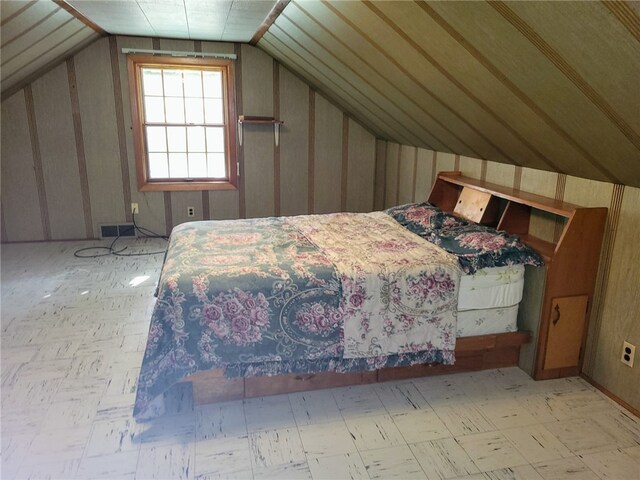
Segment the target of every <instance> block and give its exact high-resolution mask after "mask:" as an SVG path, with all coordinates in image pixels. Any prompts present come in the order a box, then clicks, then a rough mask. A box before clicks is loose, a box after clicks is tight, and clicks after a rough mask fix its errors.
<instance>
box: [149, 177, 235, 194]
mask: <svg viewBox="0 0 640 480" xmlns="http://www.w3.org/2000/svg"><path fill="white" fill-rule="evenodd" d="M237 189H238V187H236V186H235V185H234V184H233V183H231V182H229V181H228V180H220V181H211V182H146V183H143V184H142V185H138V190H139V191H140V192H171V191H183V192H184V191H200V190H237Z"/></svg>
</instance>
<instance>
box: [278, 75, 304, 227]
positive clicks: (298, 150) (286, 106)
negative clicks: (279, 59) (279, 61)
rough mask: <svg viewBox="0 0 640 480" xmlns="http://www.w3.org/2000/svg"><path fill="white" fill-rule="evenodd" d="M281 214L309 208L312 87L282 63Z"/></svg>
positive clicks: (298, 213)
mask: <svg viewBox="0 0 640 480" xmlns="http://www.w3.org/2000/svg"><path fill="white" fill-rule="evenodd" d="M279 68H280V119H281V120H283V121H284V125H282V126H281V127H280V214H281V215H300V214H305V213H308V212H307V207H308V205H307V196H308V188H309V182H308V177H309V167H308V155H309V87H308V86H307V85H306V84H305V83H304V82H303V81H302V80H300V79H299V78H298V77H296V76H295V75H294V74H293V73H291V72H290V71H289V70H287V69H286V68H284V67H282V66H280V67H279Z"/></svg>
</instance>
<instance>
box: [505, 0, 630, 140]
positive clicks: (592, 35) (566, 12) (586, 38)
mask: <svg viewBox="0 0 640 480" xmlns="http://www.w3.org/2000/svg"><path fill="white" fill-rule="evenodd" d="M507 5H508V7H509V8H510V9H511V10H513V11H514V12H515V13H516V14H517V15H518V16H519V17H520V18H522V19H523V20H524V21H526V22H527V23H528V24H529V25H530V26H531V27H532V28H533V29H534V30H535V31H536V32H538V34H540V35H541V36H542V37H543V38H544V39H545V40H546V41H547V42H549V43H550V44H551V45H552V46H553V48H554V49H555V50H556V51H557V52H558V53H559V54H560V55H561V56H562V57H563V58H564V59H570V61H571V66H572V67H573V68H574V69H575V70H576V72H577V73H578V74H579V75H580V76H582V77H583V78H584V79H585V80H586V81H587V82H588V83H589V84H590V85H591V86H592V87H593V88H594V89H595V91H596V92H597V94H598V95H600V96H601V97H603V99H605V101H606V102H607V103H609V104H610V105H611V107H613V109H614V111H615V113H616V114H617V115H619V116H620V117H621V118H622V119H623V120H624V121H625V122H627V123H628V124H629V125H630V126H631V127H632V128H633V129H634V130H635V131H636V132H637V131H640V89H639V88H638V81H639V80H640V54H638V51H639V49H640V38H634V36H633V35H631V34H630V32H628V31H627V29H626V28H625V26H624V25H623V23H621V22H620V20H619V19H618V18H616V17H614V16H613V15H611V14H610V12H609V10H608V9H607V7H606V6H605V4H603V3H602V2H566V3H565V4H563V5H562V8H558V9H556V10H554V11H553V12H549V11H547V10H544V9H540V8H539V7H538V6H536V5H535V4H529V3H528V2H508V3H507ZM639 5H640V3H639ZM638 8H639V9H640V7H638ZM551 15H552V16H551ZM552 20H553V21H552ZM575 20H577V21H575ZM558 24H562V25H563V26H564V28H563V29H562V30H560V29H558V28H557V26H558ZM617 65H626V67H627V68H626V69H625V70H624V71H618V72H617V73H618V74H615V75H612V72H613V71H615V70H616V66H617Z"/></svg>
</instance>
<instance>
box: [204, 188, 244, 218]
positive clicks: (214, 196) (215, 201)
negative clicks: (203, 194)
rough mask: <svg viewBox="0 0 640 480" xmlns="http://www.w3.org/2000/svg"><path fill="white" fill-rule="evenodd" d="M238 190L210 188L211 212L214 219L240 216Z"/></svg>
mask: <svg viewBox="0 0 640 480" xmlns="http://www.w3.org/2000/svg"><path fill="white" fill-rule="evenodd" d="M238 197H239V194H238V190H210V191H209V213H210V215H211V219H212V220H234V219H236V218H240V204H239V202H238Z"/></svg>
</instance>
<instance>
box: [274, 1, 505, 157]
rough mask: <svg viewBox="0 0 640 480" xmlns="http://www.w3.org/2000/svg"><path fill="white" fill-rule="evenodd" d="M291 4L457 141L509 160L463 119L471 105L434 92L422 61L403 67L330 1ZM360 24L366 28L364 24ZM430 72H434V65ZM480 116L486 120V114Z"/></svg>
mask: <svg viewBox="0 0 640 480" xmlns="http://www.w3.org/2000/svg"><path fill="white" fill-rule="evenodd" d="M292 5H293V6H294V7H296V8H297V9H299V10H300V11H301V12H303V13H304V14H305V15H307V16H308V17H309V18H311V19H312V20H313V21H315V22H317V23H319V24H320V25H331V32H332V34H333V36H334V37H336V38H337V39H338V40H339V41H340V43H341V45H343V46H344V48H348V49H352V50H354V51H355V52H356V55H358V56H359V57H360V58H361V59H364V60H365V61H367V63H368V64H369V65H372V67H373V68H374V69H375V70H376V73H377V74H379V75H382V76H383V77H384V78H385V79H386V80H387V81H390V82H392V84H393V85H394V88H396V89H398V90H400V91H401V92H403V93H405V94H406V96H408V97H409V98H410V99H411V101H412V102H414V103H415V104H416V105H417V106H418V107H420V108H421V109H423V110H426V111H428V112H430V113H432V114H433V116H434V117H435V118H436V119H437V121H438V122H439V124H441V125H443V128H445V129H447V131H448V132H453V134H454V135H455V136H459V137H460V141H462V142H466V141H467V139H469V141H470V142H471V144H472V145H474V146H475V147H476V149H477V154H476V156H477V157H480V158H496V157H497V158H501V159H502V160H503V161H507V162H513V159H512V158H510V155H509V154H508V153H506V152H504V151H502V150H501V149H500V147H498V146H497V145H495V144H494V143H493V142H492V141H491V140H490V139H489V137H487V136H486V135H484V134H483V133H482V132H481V131H480V130H479V129H478V128H477V126H476V125H475V124H474V123H471V122H469V121H467V120H466V119H465V114H466V110H468V109H469V106H471V107H473V105H469V106H465V112H461V111H457V110H456V109H455V107H453V106H452V105H450V103H449V102H448V100H447V98H446V97H445V98H442V97H440V96H438V95H437V94H436V93H435V89H433V88H432V79H431V78H430V77H431V75H429V74H430V73H431V72H425V71H424V69H422V65H415V64H414V65H413V66H414V67H415V68H411V70H413V71H410V70H409V68H405V67H404V66H403V65H402V64H401V63H400V61H399V60H398V59H397V58H396V56H395V55H392V54H391V53H390V52H388V51H386V50H385V49H384V47H383V45H382V44H380V43H379V42H378V41H377V40H376V39H374V38H372V36H371V35H370V34H369V33H367V31H365V30H364V29H361V28H359V27H358V26H357V25H356V24H355V23H354V22H352V21H351V20H350V19H349V18H347V17H346V16H344V15H342V13H341V12H340V11H339V10H338V8H336V6H334V5H330V4H325V3H320V2H307V3H304V5H302V4H300V3H292ZM290 11H291V12H293V11H294V10H291V9H290V10H287V12H286V14H289V12H290ZM325 28H326V27H325ZM364 28H367V29H368V27H364ZM433 73H435V75H438V72H437V70H435V69H433ZM445 80H446V79H445ZM484 120H485V121H486V120H487V118H486V115H485V118H484ZM478 123H479V122H478ZM467 148H469V147H467Z"/></svg>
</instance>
